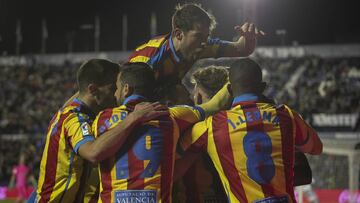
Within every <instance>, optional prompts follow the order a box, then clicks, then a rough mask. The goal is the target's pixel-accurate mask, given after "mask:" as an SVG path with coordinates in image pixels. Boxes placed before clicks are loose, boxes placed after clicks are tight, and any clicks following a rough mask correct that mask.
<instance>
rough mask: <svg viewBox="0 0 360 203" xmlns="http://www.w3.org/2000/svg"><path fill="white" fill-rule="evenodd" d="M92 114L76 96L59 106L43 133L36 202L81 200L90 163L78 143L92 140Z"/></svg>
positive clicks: (93, 116) (93, 115)
mask: <svg viewBox="0 0 360 203" xmlns="http://www.w3.org/2000/svg"><path fill="white" fill-rule="evenodd" d="M94 118H95V114H94V113H93V112H92V111H91V110H90V109H89V108H88V107H87V106H86V105H85V104H84V103H83V102H82V101H81V100H79V99H75V100H74V101H73V102H71V103H70V104H69V105H67V106H66V107H64V108H62V109H60V110H59V111H58V112H57V113H56V114H55V116H54V117H53V118H52V120H51V122H50V124H49V128H48V132H47V135H46V143H45V148H44V151H43V155H42V159H41V164H40V174H39V183H38V187H37V198H36V202H69V203H71V202H82V201H83V194H84V189H85V188H86V187H85V183H86V181H87V177H88V175H89V170H90V165H89V163H88V162H87V161H85V160H84V159H83V158H81V157H80V156H79V155H78V149H79V147H80V146H81V145H82V144H84V143H86V142H88V141H92V140H94V136H93V133H92V128H91V126H92V121H93V119H94Z"/></svg>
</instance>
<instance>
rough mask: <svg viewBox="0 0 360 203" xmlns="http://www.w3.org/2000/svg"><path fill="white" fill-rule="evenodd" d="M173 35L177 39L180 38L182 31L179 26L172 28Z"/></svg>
mask: <svg viewBox="0 0 360 203" xmlns="http://www.w3.org/2000/svg"><path fill="white" fill-rule="evenodd" d="M173 35H174V36H175V38H176V39H177V40H182V38H183V35H184V32H183V31H182V30H181V29H180V28H175V29H174V30H173Z"/></svg>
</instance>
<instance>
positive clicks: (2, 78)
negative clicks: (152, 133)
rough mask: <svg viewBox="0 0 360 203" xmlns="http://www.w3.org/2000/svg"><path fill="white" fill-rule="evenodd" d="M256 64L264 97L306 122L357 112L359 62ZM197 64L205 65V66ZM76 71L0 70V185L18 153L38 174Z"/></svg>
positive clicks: (313, 59) (279, 61)
mask: <svg viewBox="0 0 360 203" xmlns="http://www.w3.org/2000/svg"><path fill="white" fill-rule="evenodd" d="M256 61H258V62H259V63H260V65H261V66H262V67H263V68H264V79H265V81H266V82H268V88H267V90H266V94H267V96H269V97H271V98H274V99H275V100H276V101H277V102H278V103H286V104H288V105H289V106H291V107H292V108H293V109H296V110H297V111H299V112H300V113H301V114H302V115H303V116H304V117H305V118H310V116H311V114H312V113H319V112H321V113H354V112H357V113H358V112H360V91H359V90H360V58H340V59H321V58H318V57H306V58H288V59H268V58H257V59H256ZM216 63H218V64H217V65H227V63H229V62H226V61H218V62H216ZM197 65H200V66H205V65H206V62H203V63H197ZM78 66H79V64H71V63H64V65H62V66H53V65H44V64H36V63H34V64H33V65H29V66H0V87H1V88H0V107H1V108H0V140H1V142H0V185H6V184H7V181H8V179H9V178H10V176H11V169H12V167H13V166H14V165H15V164H16V163H17V160H18V156H19V154H20V152H25V153H26V154H28V157H30V159H29V163H28V164H29V165H30V166H31V167H33V169H34V171H33V173H34V175H35V176H37V175H38V172H37V171H36V170H37V169H38V162H39V159H40V155H41V154H40V153H41V151H42V147H41V145H42V140H41V139H42V138H43V137H44V134H45V132H46V129H47V125H48V122H49V121H50V118H51V116H52V115H53V114H54V113H55V112H56V111H57V109H59V108H60V107H61V106H62V104H63V103H64V101H65V100H66V99H67V98H69V97H70V96H71V95H72V94H74V92H75V91H76V80H75V76H76V69H77V67H78ZM16 134H25V135H27V138H26V139H25V140H24V139H22V140H23V141H19V140H16V139H9V136H10V138H11V136H12V135H14V136H15V135H16ZM5 137H6V138H7V139H4V138H5ZM14 149H15V150H14ZM326 160H328V159H326ZM343 160H345V161H346V159H343ZM315 162H316V160H315ZM340 162H341V161H340ZM340 165H341V164H340ZM315 167H317V166H315ZM328 168H329V170H330V168H331V167H328ZM340 168H341V167H340ZM331 170H332V169H331ZM334 170H335V169H334ZM340 171H342V170H340ZM342 173H343V172H342ZM319 180H321V178H319ZM330 181H331V180H330ZM344 181H347V179H345V180H344ZM335 182H336V181H334V183H335ZM344 184H345V185H346V183H339V185H340V186H343V185H344ZM317 185H318V186H320V187H322V188H327V187H328V185H329V181H327V182H326V181H322V182H321V181H318V182H317ZM330 185H331V184H330ZM334 187H335V186H334Z"/></svg>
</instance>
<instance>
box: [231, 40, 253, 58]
mask: <svg viewBox="0 0 360 203" xmlns="http://www.w3.org/2000/svg"><path fill="white" fill-rule="evenodd" d="M255 47H256V38H247V39H246V38H245V37H243V36H242V37H240V38H239V40H238V41H236V42H230V43H229V44H228V45H227V46H226V47H225V50H224V52H225V54H224V55H225V56H229V57H245V56H249V55H250V54H252V53H253V52H254V50H255Z"/></svg>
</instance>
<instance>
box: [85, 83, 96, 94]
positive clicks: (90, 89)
mask: <svg viewBox="0 0 360 203" xmlns="http://www.w3.org/2000/svg"><path fill="white" fill-rule="evenodd" d="M87 90H88V92H89V93H90V94H91V95H92V96H96V95H97V94H98V91H99V89H98V87H97V85H95V84H93V83H90V84H89V85H88V86H87Z"/></svg>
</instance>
